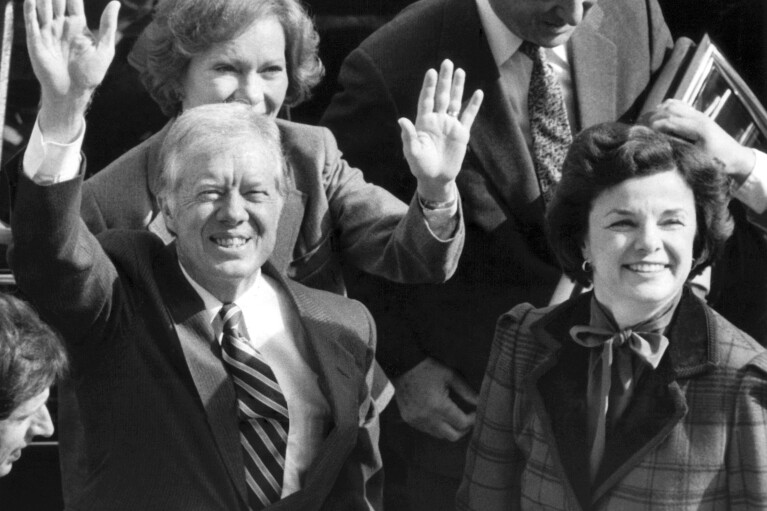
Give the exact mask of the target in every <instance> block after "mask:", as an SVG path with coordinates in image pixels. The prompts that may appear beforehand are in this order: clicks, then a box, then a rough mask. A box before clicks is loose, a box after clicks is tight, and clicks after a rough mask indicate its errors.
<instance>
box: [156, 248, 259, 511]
mask: <svg viewBox="0 0 767 511" xmlns="http://www.w3.org/2000/svg"><path fill="white" fill-rule="evenodd" d="M164 250H165V254H164V255H165V257H163V258H161V259H160V260H158V261H157V262H156V264H155V267H154V273H155V279H156V281H157V283H158V287H159V289H160V293H161V295H162V298H163V302H164V304H165V306H166V307H167V309H168V311H169V312H170V315H171V318H172V320H173V326H174V328H175V331H176V334H177V335H178V339H179V342H180V345H181V350H182V351H183V355H184V359H185V360H186V366H187V368H188V369H189V373H190V375H191V377H192V380H193V381H194V385H195V388H196V389H197V393H198V395H199V396H200V401H201V404H202V407H203V409H204V410H205V414H206V416H207V418H208V424H209V426H210V429H211V434H212V435H213V439H214V441H215V442H216V445H217V447H218V450H219V453H220V454H221V461H222V462H223V464H224V466H226V470H227V471H228V472H229V477H230V478H231V480H232V482H233V485H234V487H235V488H236V490H237V492H238V493H239V494H240V497H241V498H242V500H243V502H247V496H246V490H245V472H244V470H243V463H244V462H243V460H242V448H241V446H240V437H239V430H238V428H237V422H236V420H235V417H236V416H237V410H236V402H237V398H236V394H235V390H234V386H233V385H232V382H231V379H230V378H229V375H228V374H227V372H226V369H225V368H224V365H223V363H222V362H221V353H220V346H219V344H218V342H216V341H215V334H214V332H213V328H212V327H211V325H210V323H209V322H208V318H207V316H206V314H205V308H204V304H203V301H202V299H201V298H200V297H199V295H197V293H196V292H195V291H194V289H193V288H192V287H191V285H190V284H189V282H188V281H187V280H186V279H185V278H184V275H183V274H182V273H181V269H180V268H179V266H178V262H177V259H176V246H175V243H173V244H171V245H168V246H167V247H165V249H164Z"/></svg>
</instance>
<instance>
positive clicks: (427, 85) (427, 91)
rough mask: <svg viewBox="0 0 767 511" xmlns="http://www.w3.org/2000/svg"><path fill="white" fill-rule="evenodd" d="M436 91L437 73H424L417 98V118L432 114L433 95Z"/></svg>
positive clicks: (431, 70)
mask: <svg viewBox="0 0 767 511" xmlns="http://www.w3.org/2000/svg"><path fill="white" fill-rule="evenodd" d="M436 89H437V72H436V71H435V70H433V69H429V70H428V71H426V74H425V75H424V77H423V85H422V86H421V95H420V96H418V117H421V116H424V115H426V114H430V113H432V111H433V110H434V94H435V91H436Z"/></svg>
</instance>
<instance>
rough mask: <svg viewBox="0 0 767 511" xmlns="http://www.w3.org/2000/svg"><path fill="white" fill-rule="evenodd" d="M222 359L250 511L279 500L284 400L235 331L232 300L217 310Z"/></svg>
mask: <svg viewBox="0 0 767 511" xmlns="http://www.w3.org/2000/svg"><path fill="white" fill-rule="evenodd" d="M219 315H220V316H221V320H222V322H223V325H224V335H223V337H222V339H221V350H222V352H223V358H224V364H225V365H226V368H227V369H228V371H229V375H230V376H231V377H232V380H233V381H234V387H235V389H236V392H237V408H238V419H239V421H238V422H239V427H240V443H241V444H242V449H243V455H244V460H245V480H246V482H247V486H248V505H249V507H250V509H251V511H257V510H260V509H263V508H265V507H266V506H268V505H269V504H271V503H274V502H276V501H278V500H280V495H281V493H282V477H283V472H284V470H285V450H286V448H287V439H288V406H287V403H286V401H285V396H284V395H283V394H282V391H281V390H280V385H279V383H277V379H276V378H275V376H274V373H273V372H272V369H271V368H270V367H269V365H268V364H267V363H266V361H265V360H264V358H263V356H262V355H261V354H260V353H259V352H258V350H256V349H255V348H253V347H252V346H251V345H250V343H249V341H248V338H247V336H245V335H242V333H241V332H240V323H241V322H242V312H241V311H240V308H239V307H237V305H235V304H233V303H229V304H225V305H224V306H223V307H222V308H221V312H220V313H219Z"/></svg>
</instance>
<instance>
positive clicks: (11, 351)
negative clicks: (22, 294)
mask: <svg viewBox="0 0 767 511" xmlns="http://www.w3.org/2000/svg"><path fill="white" fill-rule="evenodd" d="M66 367H67V356H66V351H65V350H64V345H63V344H62V342H61V339H60V338H59V336H58V335H57V334H56V333H55V332H54V331H53V330H52V329H51V328H50V327H49V326H48V325H47V324H46V323H45V322H43V321H42V320H41V319H40V317H39V316H38V315H37V313H36V312H35V311H34V310H33V309H32V307H30V306H29V305H28V304H27V303H25V302H24V301H22V300H20V299H18V298H16V297H14V296H11V295H9V294H6V293H0V420H5V419H7V418H8V417H10V415H11V414H12V413H13V411H14V410H15V409H16V408H18V407H19V406H20V405H21V404H23V403H24V402H25V401H27V400H29V399H32V398H33V397H35V396H37V395H38V394H40V393H41V392H43V391H45V389H47V388H48V387H50V386H51V385H52V384H53V383H54V382H55V381H56V379H57V378H60V377H62V376H63V374H64V371H65V370H66Z"/></svg>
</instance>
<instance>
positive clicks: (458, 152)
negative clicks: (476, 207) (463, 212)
mask: <svg viewBox="0 0 767 511" xmlns="http://www.w3.org/2000/svg"><path fill="white" fill-rule="evenodd" d="M465 79H466V75H465V73H464V72H463V70H462V69H458V70H457V71H455V73H453V63H452V62H450V61H449V60H445V61H443V62H442V65H441V66H440V70H439V74H437V72H436V71H435V70H433V69H430V70H429V71H427V72H426V76H425V77H424V79H423V86H422V87H421V95H420V97H419V98H418V115H417V117H416V121H415V125H413V123H412V122H410V121H409V120H408V119H405V118H402V119H400V120H399V125H400V128H401V129H402V143H403V146H404V151H405V158H407V161H408V164H409V165H410V171H411V172H412V173H413V175H414V176H415V177H416V179H417V180H418V193H419V194H420V195H421V197H422V198H424V199H426V200H430V201H436V202H444V201H448V200H451V199H452V198H453V196H452V194H453V193H454V192H453V188H454V186H453V182H454V181H455V178H456V176H457V175H458V172H459V171H460V170H461V163H462V162H463V157H464V156H465V154H466V145H467V144H468V142H469V131H470V130H471V125H472V124H473V123H474V118H475V117H476V116H477V111H479V107H480V105H481V104H482V91H476V92H474V94H473V95H472V96H471V98H470V99H469V100H468V102H467V103H466V106H465V108H463V112H461V107H462V104H461V100H462V98H463V87H464V82H465Z"/></svg>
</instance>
